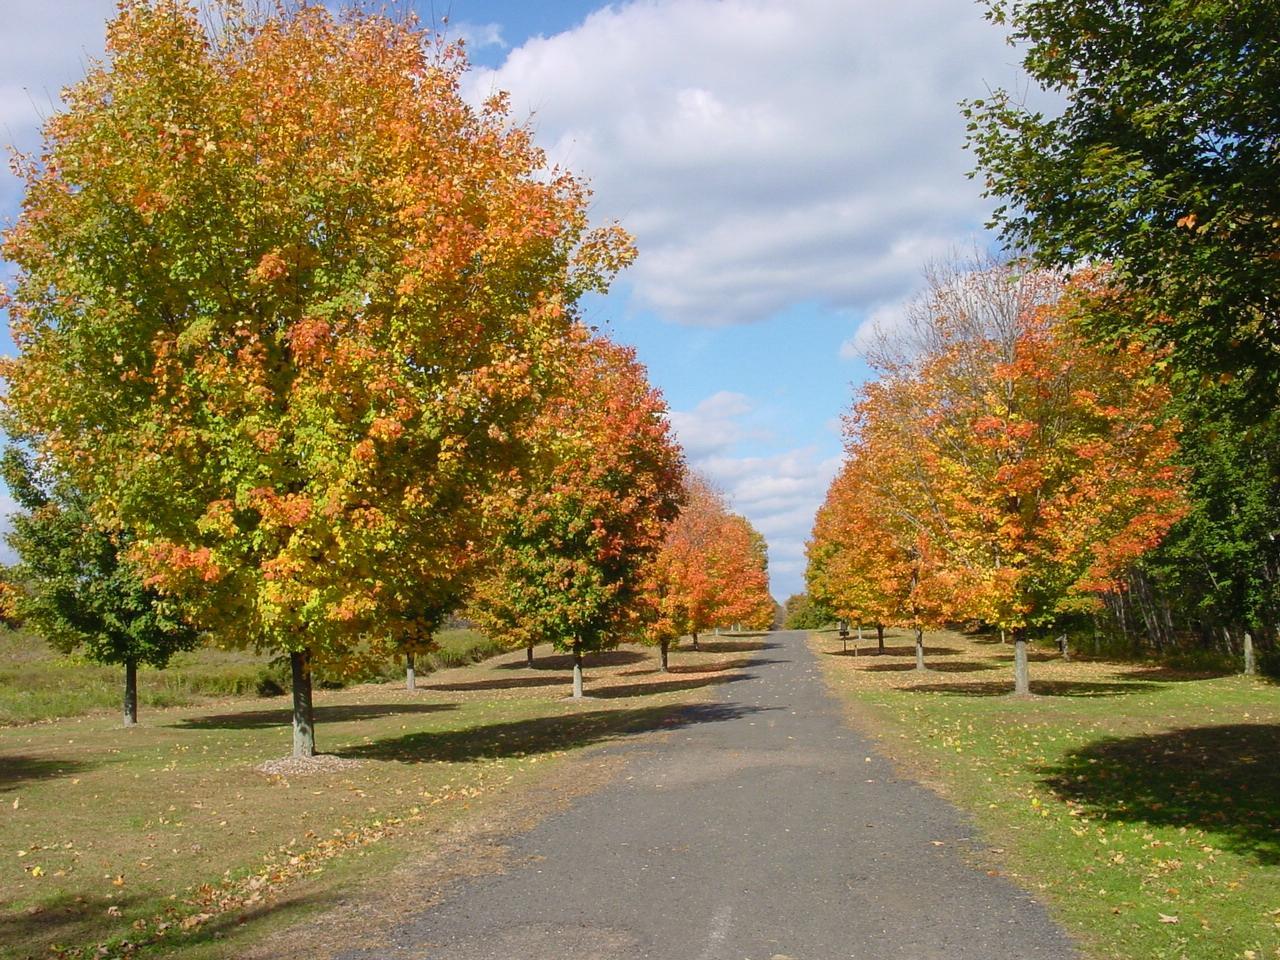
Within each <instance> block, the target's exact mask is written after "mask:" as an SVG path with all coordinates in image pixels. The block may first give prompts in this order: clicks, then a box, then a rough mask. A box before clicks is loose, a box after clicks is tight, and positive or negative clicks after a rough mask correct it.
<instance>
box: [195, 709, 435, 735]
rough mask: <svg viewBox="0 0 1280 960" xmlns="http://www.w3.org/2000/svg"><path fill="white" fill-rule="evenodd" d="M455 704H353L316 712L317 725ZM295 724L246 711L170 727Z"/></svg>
mask: <svg viewBox="0 0 1280 960" xmlns="http://www.w3.org/2000/svg"><path fill="white" fill-rule="evenodd" d="M456 709H458V708H457V705H456V704H452V703H350V704H335V705H331V706H322V707H316V708H315V722H316V723H342V722H343V721H344V720H376V719H378V718H379V717H392V716H397V715H400V714H410V713H436V712H438V711H440V710H456ZM292 722H293V713H292V711H290V710H288V709H284V710H245V711H242V712H240V713H216V714H210V715H209V716H207V717H188V718H187V719H185V720H181V721H179V722H178V723H174V724H170V726H173V727H180V728H182V729H187V730H191V729H194V730H256V729H259V728H261V727H278V726H282V725H287V724H290V723H292Z"/></svg>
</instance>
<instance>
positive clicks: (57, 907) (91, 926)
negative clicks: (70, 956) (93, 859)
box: [0, 893, 144, 956]
mask: <svg viewBox="0 0 1280 960" xmlns="http://www.w3.org/2000/svg"><path fill="white" fill-rule="evenodd" d="M143 899H144V898H143V897H141V896H117V897H115V898H113V899H112V900H110V901H107V902H106V903H103V902H100V901H99V898H97V897H92V898H90V897H84V896H77V895H76V894H73V893H63V894H59V895H57V896H55V897H50V898H48V899H46V900H44V901H42V902H41V903H40V906H39V908H38V910H39V912H37V913H32V912H31V911H30V910H23V911H21V912H18V911H16V910H12V909H10V908H9V907H8V906H7V905H6V906H5V907H4V908H0V944H3V945H5V946H9V947H18V945H21V946H22V947H23V948H24V952H23V953H20V954H18V955H20V956H27V955H38V954H39V953H41V952H43V951H41V950H40V949H39V947H43V946H44V945H46V944H53V943H81V944H86V945H87V944H89V943H93V942H96V941H98V940H105V939H107V938H108V937H109V936H111V935H112V934H116V935H118V934H119V933H120V921H119V920H116V919H114V918H109V917H108V916H107V915H106V912H107V905H108V904H110V905H111V906H115V907H119V908H120V910H121V912H123V913H129V912H130V911H131V908H133V907H134V906H135V905H137V904H138V903H139V902H140V901H142V900H143ZM27 950H29V951H30V954H27V953H26V952H25V951H27Z"/></svg>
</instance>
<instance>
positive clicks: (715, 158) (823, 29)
mask: <svg viewBox="0 0 1280 960" xmlns="http://www.w3.org/2000/svg"><path fill="white" fill-rule="evenodd" d="M406 5H408V6H410V7H412V8H413V9H415V10H416V12H417V13H418V14H419V16H420V17H422V19H423V20H424V21H426V22H428V23H437V24H441V28H442V29H443V30H444V31H446V32H447V33H448V34H449V35H451V36H454V37H458V36H461V37H464V38H466V40H467V42H468V47H469V50H470V53H471V58H472V62H473V64H474V65H475V69H474V70H473V72H472V74H471V77H470V80H469V83H468V85H467V89H466V93H467V95H468V96H470V97H472V98H473V99H475V100H477V101H478V100H480V99H482V98H483V97H484V96H485V95H486V93H488V92H489V91H491V90H493V89H495V88H499V89H505V90H507V91H509V92H510V94H511V97H512V104H513V109H514V111H515V115H516V118H517V119H519V120H522V121H527V122H529V123H530V124H531V125H532V127H533V129H534V130H535V133H536V136H537V138H538V140H539V142H540V143H541V144H542V145H543V146H544V147H545V148H546V149H547V152H548V155H549V157H550V158H551V160H552V161H553V162H556V163H560V164H563V165H565V166H567V167H569V168H571V169H572V170H574V171H575V172H576V173H579V174H581V175H583V176H585V177H587V178H588V179H589V180H591V182H592V184H593V186H594V188H595V198H594V202H593V213H594V214H595V215H596V216H597V218H598V219H600V220H602V221H603V220H607V219H618V220H620V221H621V222H622V223H623V225H624V226H626V227H627V228H628V229H630V230H631V231H632V233H633V234H635V236H636V239H637V244H638V246H639V249H640V258H639V260H638V261H637V263H636V265H635V267H633V268H632V269H631V270H630V271H628V273H627V274H626V275H625V276H624V277H623V278H622V279H621V280H620V281H619V282H618V284H617V285H616V286H615V288H614V290H613V291H612V292H611V293H610V294H609V296H608V297H605V298H598V299H596V300H593V301H592V302H591V303H589V304H588V305H587V312H588V319H589V320H591V321H592V322H593V323H595V324H596V325H598V326H600V327H601V328H603V329H605V330H607V331H609V332H610V333H611V334H612V335H613V336H614V337H615V339H618V340H620V341H622V342H625V343H629V344H631V345H633V346H635V347H636V349H637V351H638V352H639V355H640V357H641V359H642V360H643V361H644V362H645V363H646V364H647V365H648V367H649V371H650V378H651V379H652V381H653V382H654V383H655V384H656V385H657V386H658V387H660V388H661V389H662V391H663V393H664V394H665V396H666V398H667V400H668V403H669V404H670V406H671V409H672V422H673V424H674V426H675V428H676V430H677V432H678V433H679V435H680V437H681V440H682V442H683V443H684V445H685V449H686V451H687V453H688V455H689V458H690V460H691V462H692V463H693V464H694V465H695V466H696V467H697V468H698V469H700V470H702V471H703V472H704V473H706V474H708V475H709V476H710V477H711V479H712V480H713V481H714V482H715V483H716V484H717V485H718V486H719V487H720V488H721V489H722V490H723V491H724V492H725V493H726V495H727V496H728V497H729V499H730V501H731V502H732V503H733V505H734V506H735V508H736V509H737V510H739V511H740V512H742V513H744V514H746V515H747V516H748V517H749V518H750V519H751V521H752V522H753V523H754V524H755V525H756V526H757V527H758V528H759V529H760V530H761V532H762V533H764V535H765V536H766V538H767V539H768V541H769V545H770V569H771V573H772V576H773V591H774V594H775V596H777V597H778V598H779V599H783V598H785V597H786V596H787V595H788V594H790V593H793V592H797V591H799V590H801V589H802V588H803V570H804V560H803V545H804V540H805V538H806V536H807V534H808V531H809V527H810V524H811V522H812V518H813V512H814V510H815V509H816V508H817V505H818V504H819V503H820V502H821V499H822V496H823V493H824V492H825V489H826V486H827V484H828V482H829V481H830V478H831V476H832V475H833V473H834V471H835V469H836V466H837V465H838V463H839V458H840V451H841V444H840V437H839V418H840V415H841V413H842V412H843V410H844V409H845V408H847V406H848V404H849V400H850V397H851V394H852V386H853V385H854V384H856V383H858V382H860V381H861V380H862V379H864V378H865V377H866V376H867V368H866V365H865V364H864V363H863V361H862V360H861V359H860V358H859V354H858V346H859V344H860V343H861V342H863V340H864V339H865V337H866V335H867V330H868V328H869V325H870V324H872V323H873V322H874V323H876V324H878V325H880V326H888V327H891V326H892V324H893V322H894V318H895V317H896V316H898V314H899V312H900V308H901V305H902V303H903V302H904V301H905V300H907V299H908V298H910V296H911V295H912V294H913V292H914V291H915V290H916V289H917V287H918V286H919V283H920V277H921V271H922V270H923V268H924V267H925V266H926V265H927V263H928V262H929V261H931V260H936V259H940V258H945V257H947V256H948V255H949V254H952V253H955V252H957V251H961V250H964V249H967V248H971V247H972V246H973V245H974V244H979V245H987V244H989V243H990V238H989V237H988V236H987V235H986V233H985V232H984V230H983V224H984V222H985V221H986V219H987V217H988V215H989V211H990V203H989V202H988V201H986V200H983V199H982V198H981V196H980V187H979V185H978V184H977V183H976V182H975V181H972V180H969V179H968V178H967V177H966V176H965V174H966V172H967V171H968V170H969V168H970V167H971V166H972V160H971V157H970V156H969V155H967V154H966V153H965V152H964V150H963V142H964V123H963V120H962V118H961V117H960V114H959V109H958V107H957V105H956V104H957V101H958V100H959V99H961V98H962V97H967V96H981V95H982V94H983V93H984V92H985V91H986V90H987V89H988V87H992V86H1005V87H1012V88H1014V89H1021V87H1022V84H1021V82H1020V77H1019V74H1018V72H1017V69H1016V66H1015V63H1016V60H1017V55H1016V51H1014V50H1012V49H1010V48H1009V47H1008V46H1007V45H1005V43H1004V39H1003V36H1002V35H1001V33H1000V31H999V30H998V29H997V28H995V27H993V26H991V25H990V24H988V23H987V22H985V21H984V19H983V17H982V9H981V7H980V6H979V5H977V4H974V3H969V2H957V0H903V2H901V3H894V4H889V3H885V2H883V0H786V2H781V0H768V2H766V0H631V2H619V3H614V4H611V5H607V6H606V5H602V4H595V3H585V2H576V0H574V2H559V0H557V2H555V3H550V2H532V0H413V2H409V0H393V2H392V3H391V4H390V6H392V7H393V8H403V7H405V6H406ZM5 6H6V10H5V14H6V19H5V27H6V29H5V31H4V32H3V33H2V34H0V134H2V135H3V136H4V139H5V140H6V141H7V142H9V143H14V144H16V145H18V146H19V147H21V148H25V149H31V148H33V147H34V146H36V145H37V144H38V130H39V124H40V117H41V115H42V114H47V113H49V112H50V111H51V110H52V109H55V108H56V99H57V92H58V90H59V89H60V88H61V87H62V86H64V85H65V84H67V83H70V82H72V81H74V80H75V79H77V78H78V77H79V76H80V75H81V74H82V73H83V70H84V62H85V58H86V57H88V56H93V55H96V54H97V53H98V52H99V51H100V50H101V47H102V37H103V25H104V22H105V19H106V18H107V17H108V16H109V15H110V14H111V12H112V10H113V8H114V2H113V0H59V2H57V3H47V2H45V0H9V2H7V3H6V5H5ZM445 18H447V24H446V23H445ZM18 200H19V189H18V184H17V182H16V181H15V180H14V179H13V177H12V176H10V175H9V174H8V173H7V171H6V172H4V173H2V174H0V219H3V220H10V219H12V217H13V216H14V215H15V214H16V209H17V203H18ZM4 269H5V268H4V267H3V266H0V270H4ZM5 275H6V276H7V275H8V274H7V273H6V274H5ZM0 349H10V350H11V349H12V347H11V345H10V344H9V341H8V338H7V336H4V337H3V338H0Z"/></svg>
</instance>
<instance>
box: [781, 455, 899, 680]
mask: <svg viewBox="0 0 1280 960" xmlns="http://www.w3.org/2000/svg"><path fill="white" fill-rule="evenodd" d="M851 454H852V455H851V456H850V457H849V458H848V459H846V460H845V462H844V464H843V465H842V466H841V469H840V472H839V473H838V474H837V475H836V477H835V479H834V480H832V482H831V485H830V487H828V489H827V495H826V499H825V500H824V501H823V503H822V506H821V507H819V508H818V513H817V516H816V517H815V519H814V525H813V532H812V534H811V535H810V538H809V541H808V543H807V544H806V545H805V556H806V558H807V564H806V567H805V581H806V583H807V584H808V588H809V595H810V597H812V598H813V602H814V603H815V604H818V605H820V606H821V607H822V608H823V609H827V610H830V611H832V613H833V614H834V616H836V617H839V618H840V619H841V620H844V621H846V622H847V623H851V624H854V625H855V626H857V627H859V628H861V626H862V625H864V624H870V625H872V626H874V627H875V628H876V646H877V649H878V652H880V653H884V630H885V626H886V625H888V624H894V623H897V622H899V621H901V620H903V619H904V617H905V616H906V607H907V602H908V599H909V593H910V585H911V576H910V573H911V571H910V557H909V550H908V548H907V547H906V546H905V545H904V543H903V541H902V538H901V535H900V534H901V530H900V529H895V527H894V525H893V523H892V520H893V519H894V518H893V516H892V515H891V514H890V513H889V512H888V509H887V507H886V505H885V504H882V503H881V502H880V500H879V499H878V496H879V494H878V491H877V488H876V486H875V485H874V484H873V483H872V482H871V481H872V476H871V474H870V472H869V471H870V470H872V469H878V468H875V467H871V466H869V465H868V464H867V463H865V462H863V460H862V459H861V458H860V457H859V456H858V455H857V454H856V452H853V451H851ZM921 656H922V657H923V652H922V653H921Z"/></svg>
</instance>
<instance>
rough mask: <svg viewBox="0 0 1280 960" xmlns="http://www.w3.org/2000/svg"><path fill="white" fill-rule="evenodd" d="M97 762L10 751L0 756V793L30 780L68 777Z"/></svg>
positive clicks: (91, 766) (90, 767)
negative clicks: (35, 755) (36, 755)
mask: <svg viewBox="0 0 1280 960" xmlns="http://www.w3.org/2000/svg"><path fill="white" fill-rule="evenodd" d="M95 766H97V764H94V763H89V762H87V761H84V760H65V759H54V758H53V757H34V756H31V755H30V754H25V753H18V754H14V753H10V754H5V755H3V756H0V793H3V792H5V791H7V790H13V789H14V788H15V787H17V786H18V785H19V784H23V783H27V782H29V781H31V780H55V779H58V778H59V777H70V776H74V775H75V774H77V773H82V772H83V771H85V770H89V769H92V768H93V767H95Z"/></svg>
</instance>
